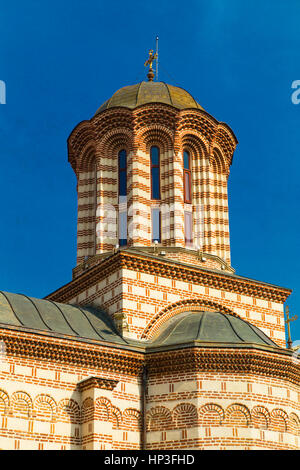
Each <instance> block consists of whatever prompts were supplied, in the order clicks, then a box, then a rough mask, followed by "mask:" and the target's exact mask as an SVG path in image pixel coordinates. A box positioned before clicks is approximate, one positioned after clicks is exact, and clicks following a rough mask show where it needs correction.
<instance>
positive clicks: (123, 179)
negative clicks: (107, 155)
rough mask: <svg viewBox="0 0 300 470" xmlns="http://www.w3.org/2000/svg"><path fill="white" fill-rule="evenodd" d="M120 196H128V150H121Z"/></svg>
mask: <svg viewBox="0 0 300 470" xmlns="http://www.w3.org/2000/svg"><path fill="white" fill-rule="evenodd" d="M119 196H127V155H126V150H121V151H120V152H119Z"/></svg>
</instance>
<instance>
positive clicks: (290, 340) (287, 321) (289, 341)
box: [285, 305, 298, 349]
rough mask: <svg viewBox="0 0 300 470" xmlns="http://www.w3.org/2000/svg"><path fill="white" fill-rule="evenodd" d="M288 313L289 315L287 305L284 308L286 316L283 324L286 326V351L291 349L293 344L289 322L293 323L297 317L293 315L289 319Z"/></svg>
mask: <svg viewBox="0 0 300 470" xmlns="http://www.w3.org/2000/svg"><path fill="white" fill-rule="evenodd" d="M289 313H290V309H289V307H288V305H287V306H286V307H285V315H286V320H285V323H286V324H287V329H288V341H287V344H288V349H291V348H292V344H293V341H292V339H291V327H290V323H291V321H295V320H297V319H298V315H294V316H293V317H291V318H290V317H289Z"/></svg>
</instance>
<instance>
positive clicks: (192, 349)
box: [0, 328, 300, 390]
mask: <svg viewBox="0 0 300 470" xmlns="http://www.w3.org/2000/svg"><path fill="white" fill-rule="evenodd" d="M0 340H2V341H4V343H5V346H6V354H7V356H8V357H9V356H14V357H19V358H20V357H23V358H30V359H32V360H41V361H47V362H48V363H49V362H53V363H55V364H59V363H61V364H68V365H69V366H80V367H86V368H87V367H91V368H95V369H99V370H100V371H104V372H110V373H117V374H119V373H122V374H127V375H130V376H134V377H137V376H140V375H141V373H142V370H143V366H144V365H146V366H147V368H148V371H149V374H150V375H151V374H162V375H163V374H168V373H174V372H178V373H181V372H182V371H184V372H185V373H186V372H192V373H193V372H215V373H221V374H250V375H258V376H265V377H273V378H277V379H281V380H285V381H289V382H291V383H294V384H297V385H298V384H299V383H300V359H299V358H297V357H293V356H292V354H291V352H290V351H288V350H285V349H280V348H278V349H276V348H271V347H270V348H269V347H262V346H256V345H254V344H249V345H246V344H245V345H241V346H239V345H234V347H231V346H230V345H226V344H224V345H221V344H211V345H209V344H207V345H203V344H197V343H193V345H192V344H191V345H177V346H173V347H172V349H169V350H167V351H166V350H158V351H155V350H152V351H151V349H150V348H151V346H150V345H148V346H146V344H144V345H142V344H141V347H140V348H139V349H140V350H139V352H137V351H135V349H136V347H134V346H132V347H124V346H119V345H105V344H104V343H103V344H90V343H89V344H87V343H85V342H83V341H82V342H81V341H71V340H66V339H57V338H51V337H49V336H47V335H46V334H42V332H41V334H33V333H26V332H24V331H15V330H9V329H7V330H6V329H4V328H2V329H1V330H0ZM143 346H144V347H143ZM149 346H150V347H149ZM116 384H117V381H116V380H110V379H103V378H101V377H90V378H88V379H86V380H85V381H83V382H82V385H80V384H79V388H80V387H82V388H81V389H87V388H90V387H97V388H105V389H107V390H112V389H113V388H114V387H115V386H116Z"/></svg>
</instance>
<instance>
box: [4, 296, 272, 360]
mask: <svg viewBox="0 0 300 470" xmlns="http://www.w3.org/2000/svg"><path fill="white" fill-rule="evenodd" d="M0 326H1V327H10V328H13V329H20V330H30V331H33V332H37V333H39V334H43V333H44V334H45V333H46V334H50V335H52V336H57V337H63V338H66V337H67V338H70V337H71V338H74V339H77V340H79V341H97V342H99V341H100V342H103V341H105V342H108V343H112V345H113V344H114V345H116V346H121V347H122V346H124V347H129V348H134V349H136V348H138V349H139V350H141V349H142V350H144V351H145V350H146V351H149V352H152V351H158V350H159V351H161V350H164V349H169V348H172V349H174V347H175V348H176V346H177V347H183V346H188V345H191V344H197V343H198V345H199V346H211V345H213V346H216V345H220V347H222V346H229V347H240V346H243V345H249V344H252V345H258V346H264V347H265V346H267V347H270V346H271V347H272V348H274V347H275V348H277V349H280V348H279V347H278V345H276V344H275V343H274V342H273V341H272V340H271V339H270V338H269V337H268V336H266V335H265V334H264V333H263V332H262V331H261V330H260V329H259V328H257V327H255V326H253V325H251V324H250V323H248V322H246V321H244V320H242V319H241V318H238V317H235V316H234V315H230V314H224V313H220V312H206V311H205V312H191V311H190V312H184V313H181V314H179V315H176V316H175V317H173V318H170V319H169V320H168V321H167V322H166V323H165V325H163V326H162V328H161V329H160V330H159V332H158V333H157V336H156V337H155V338H154V339H153V340H149V341H137V340H133V339H129V338H123V337H121V336H120V334H119V332H118V331H117V329H116V327H115V325H114V322H113V321H112V319H111V317H110V316H109V315H108V314H107V313H105V312H104V311H101V310H100V309H98V308H93V307H87V306H85V307H81V306H76V305H69V304H62V303H58V302H53V301H51V300H42V299H36V298H33V297H27V296H26V295H22V294H12V293H8V292H0Z"/></svg>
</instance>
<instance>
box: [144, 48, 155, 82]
mask: <svg viewBox="0 0 300 470" xmlns="http://www.w3.org/2000/svg"><path fill="white" fill-rule="evenodd" d="M157 57H158V55H157V53H156V52H155V54H153V50H152V49H151V50H150V51H149V59H147V60H146V62H145V63H144V66H145V67H147V65H149V72H148V75H147V77H148V80H149V82H152V80H153V78H154V73H153V69H152V63H153V61H154V60H156V59H157Z"/></svg>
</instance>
